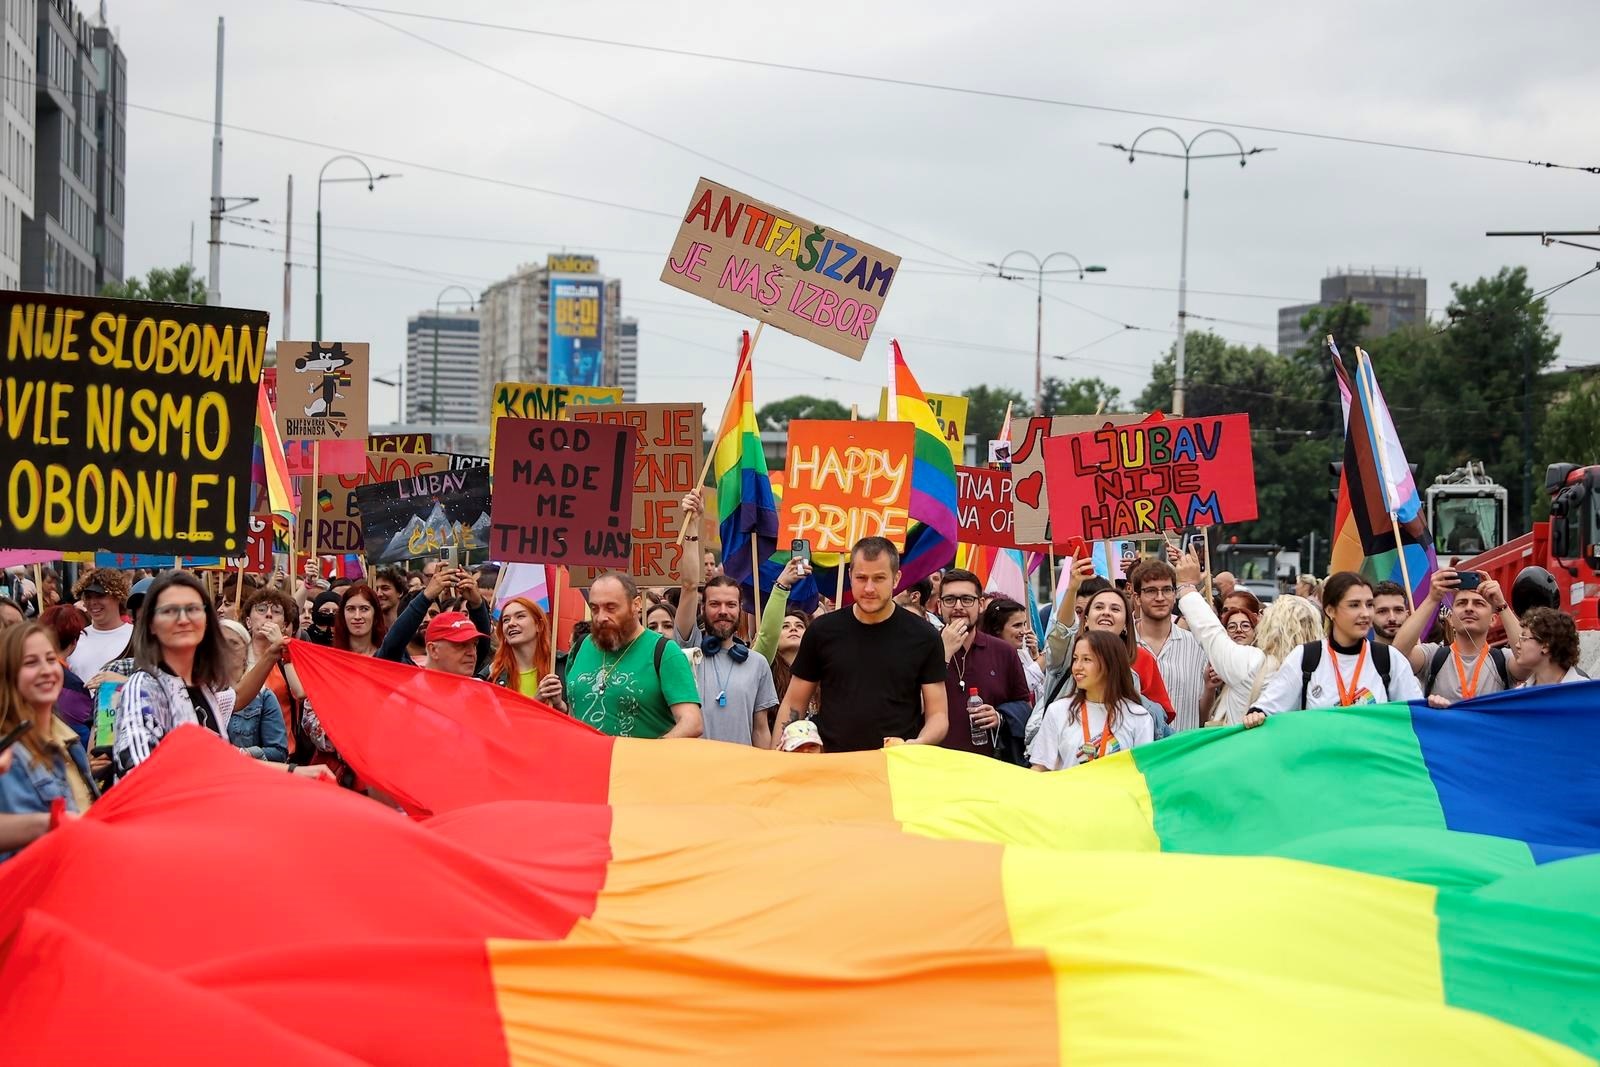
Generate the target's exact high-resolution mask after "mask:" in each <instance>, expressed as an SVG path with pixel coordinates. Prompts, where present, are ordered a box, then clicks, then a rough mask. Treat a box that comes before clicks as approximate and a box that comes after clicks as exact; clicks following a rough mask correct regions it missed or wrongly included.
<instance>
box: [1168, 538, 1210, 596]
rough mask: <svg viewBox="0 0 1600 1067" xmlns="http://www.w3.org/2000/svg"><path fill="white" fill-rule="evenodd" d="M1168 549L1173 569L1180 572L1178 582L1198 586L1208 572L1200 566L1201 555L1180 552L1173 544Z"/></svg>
mask: <svg viewBox="0 0 1600 1067" xmlns="http://www.w3.org/2000/svg"><path fill="white" fill-rule="evenodd" d="M1167 549H1168V553H1169V555H1170V556H1171V559H1172V566H1173V569H1174V570H1176V571H1177V572H1178V584H1179V585H1192V586H1195V587H1198V586H1199V585H1200V580H1201V579H1202V578H1204V577H1205V576H1206V572H1205V571H1204V570H1203V569H1202V568H1201V566H1200V557H1199V556H1196V555H1195V554H1194V553H1193V552H1178V551H1177V550H1176V549H1174V548H1172V546H1171V545H1168V546H1167Z"/></svg>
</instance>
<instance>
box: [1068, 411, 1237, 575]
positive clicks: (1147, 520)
mask: <svg viewBox="0 0 1600 1067" xmlns="http://www.w3.org/2000/svg"><path fill="white" fill-rule="evenodd" d="M1044 464H1045V476H1046V479H1047V481H1048V482H1049V491H1050V521H1051V532H1052V535H1053V536H1054V537H1055V538H1056V540H1057V542H1058V543H1059V542H1060V540H1061V539H1062V538H1064V537H1071V536H1074V535H1077V536H1081V537H1083V538H1086V539H1087V540H1091V541H1103V540H1108V539H1112V538H1120V537H1138V536H1141V535H1147V536H1159V535H1160V534H1161V532H1162V531H1163V530H1178V529H1182V528H1184V527H1187V526H1215V525H1217V524H1219V523H1224V522H1248V521H1249V520H1251V519H1254V518H1255V517H1256V481H1255V471H1254V467H1253V466H1252V462H1251V454H1250V416H1248V415H1218V416H1212V417H1208V418H1199V419H1168V420H1165V421H1161V422H1140V423H1134V424H1133V425H1129V426H1106V427H1103V428H1101V429H1098V430H1091V431H1089V432H1088V433H1078V434H1073V435H1072V436H1070V437H1050V438H1046V439H1045V442H1044Z"/></svg>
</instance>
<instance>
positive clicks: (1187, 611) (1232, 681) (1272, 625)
mask: <svg viewBox="0 0 1600 1067" xmlns="http://www.w3.org/2000/svg"><path fill="white" fill-rule="evenodd" d="M1173 564H1174V569H1176V570H1177V572H1178V606H1179V608H1180V609H1181V610H1182V611H1183V619H1184V621H1185V622H1187V623H1188V624H1189V630H1190V632H1191V633H1193V634H1194V635H1195V637H1196V638H1197V639H1199V641H1200V646H1201V647H1202V648H1204V649H1205V650H1206V658H1207V659H1209V660H1210V661H1211V669H1212V670H1214V671H1216V672H1217V677H1219V678H1221V679H1222V691H1221V692H1220V693H1219V694H1218V695H1217V698H1216V700H1215V701H1214V702H1213V704H1212V707H1211V716H1210V718H1208V719H1207V720H1206V725H1207V726H1241V725H1243V724H1244V716H1245V713H1246V712H1247V711H1249V710H1250V705H1251V703H1252V702H1253V701H1254V700H1255V699H1256V697H1258V696H1260V695H1261V687H1262V686H1264V685H1266V681H1267V679H1268V678H1271V677H1272V675H1273V673H1274V672H1275V671H1277V669H1278V667H1279V666H1280V665H1281V664H1282V663H1283V660H1284V657H1285V656H1287V655H1288V654H1289V653H1290V652H1291V651H1293V650H1294V648H1295V647H1296V646H1298V645H1303V644H1305V643H1306V642H1307V641H1319V640H1321V639H1322V616H1321V614H1320V613H1319V612H1318V611H1317V609H1316V606H1315V605H1313V604H1312V603H1311V601H1309V600H1306V599H1305V598H1304V597H1299V596H1281V597H1279V598H1278V599H1277V600H1274V601H1273V602H1272V603H1271V604H1270V605H1268V606H1267V610H1266V611H1265V612H1264V613H1263V614H1262V616H1261V618H1260V620H1259V621H1258V622H1257V623H1256V625H1255V627H1254V629H1255V635H1254V641H1253V642H1252V643H1250V644H1240V643H1238V642H1235V641H1234V640H1232V638H1231V637H1230V635H1229V634H1228V631H1227V629H1226V628H1225V627H1224V626H1223V623H1222V620H1220V619H1218V618H1217V615H1216V613H1215V612H1214V611H1212V610H1211V605H1210V604H1209V603H1207V602H1206V598H1205V596H1204V595H1203V594H1202V593H1201V592H1200V591H1199V585H1200V580H1201V578H1203V577H1204V572H1203V571H1202V570H1201V569H1200V559H1199V557H1198V556H1196V555H1195V554H1194V553H1193V552H1184V553H1183V554H1181V555H1179V556H1177V557H1176V558H1175V559H1174V561H1173ZM1239 617H1240V616H1238V615H1236V614H1235V613H1233V612H1230V613H1229V620H1230V621H1232V620H1233V619H1236V618H1239Z"/></svg>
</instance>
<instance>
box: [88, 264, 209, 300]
mask: <svg viewBox="0 0 1600 1067" xmlns="http://www.w3.org/2000/svg"><path fill="white" fill-rule="evenodd" d="M100 295H101V296H109V297H115V298H117V299H119V300H159V301H163V302H165V303H169V304H204V303H205V302H206V281H205V279H204V278H202V277H200V276H199V275H197V274H196V273H195V272H194V266H193V265H192V264H189V263H184V264H182V265H181V266H177V267H173V268H172V269H171V270H166V269H164V268H161V267H154V268H152V269H151V271H150V273H149V274H147V275H145V276H144V277H143V278H141V277H139V276H138V275H134V276H133V277H131V278H129V279H128V280H127V281H122V282H108V283H106V285H105V286H104V287H103V288H102V289H101V290H100Z"/></svg>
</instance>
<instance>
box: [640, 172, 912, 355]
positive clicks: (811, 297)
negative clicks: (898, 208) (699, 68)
mask: <svg viewBox="0 0 1600 1067" xmlns="http://www.w3.org/2000/svg"><path fill="white" fill-rule="evenodd" d="M899 269H900V257H899V256H896V255H892V254H890V253H888V252H885V251H884V250H883V249H881V248H875V247H873V246H872V245H869V244H867V243H865V242H863V241H859V240H857V239H856V238H854V237H851V236H850V235H849V234H845V233H840V232H839V231H838V230H832V229H828V228H826V227H823V226H818V225H816V224H815V223H811V222H807V221H806V220H804V219H802V218H800V217H799V216H798V215H795V214H792V213H790V212H787V211H783V210H780V209H779V208H775V207H773V206H772V205H771V204H764V203H762V202H761V201H759V200H753V199H751V198H750V197H748V196H745V195H744V194H743V193H740V192H737V191H736V190H733V189H729V188H727V187H726V186H723V185H718V184H717V183H716V182H714V181H711V180H709V179H707V178H701V179H700V183H699V184H698V185H696V186H695V190H694V198H693V199H692V200H691V201H690V203H689V210H688V211H687V212H685V213H684V216H683V222H682V224H681V225H680V226H679V227H678V236H677V237H676V238H674V239H673V242H672V251H671V252H669V253H668V255H667V264H666V266H665V267H663V268H662V271H661V280H662V281H664V282H666V283H667V284H668V285H670V286H673V287H674V288H677V289H682V290H683V291H684V292H686V293H693V294H694V295H695V296H698V297H702V298H704V299H706V300H709V301H711V302H712V303H713V304H718V305H720V306H722V307H725V308H727V309H728V310H730V311H737V312H739V313H740V314H742V315H749V316H750V317H752V318H755V319H759V320H761V321H763V322H766V323H768V324H770V325H772V326H776V327H777V328H778V329H780V330H784V331H786V332H788V333H792V334H794V335H795V336H797V337H804V338H805V339H806V340H808V341H814V342H816V343H817V344H819V345H821V346H822V347H824V348H830V349H832V350H833V351H835V352H838V353H839V354H841V355H845V356H849V357H850V358H851V359H860V358H861V354H862V353H863V352H864V351H865V350H866V347H867V340H868V339H869V338H870V337H871V336H872V328H873V325H874V324H875V323H876V322H877V321H878V316H879V314H880V313H881V312H882V310H883V302H884V300H885V299H886V298H887V297H888V295H889V286H890V285H891V284H893V282H894V276H895V272H896V271H898V270H899Z"/></svg>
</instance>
